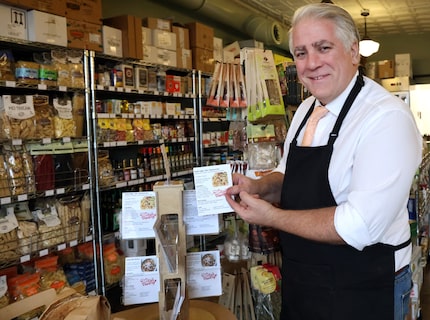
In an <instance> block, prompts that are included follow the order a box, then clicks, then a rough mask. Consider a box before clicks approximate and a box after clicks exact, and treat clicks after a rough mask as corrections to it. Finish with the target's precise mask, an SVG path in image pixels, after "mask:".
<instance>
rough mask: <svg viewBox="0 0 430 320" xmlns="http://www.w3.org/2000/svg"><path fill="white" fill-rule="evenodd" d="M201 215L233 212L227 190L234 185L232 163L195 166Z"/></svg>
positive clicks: (194, 171)
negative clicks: (228, 200) (226, 197)
mask: <svg viewBox="0 0 430 320" xmlns="http://www.w3.org/2000/svg"><path fill="white" fill-rule="evenodd" d="M193 174H194V184H195V189H196V198H197V211H198V215H199V216H204V215H208V214H220V213H228V212H232V211H233V210H232V209H231V207H230V205H229V204H228V202H227V200H226V199H225V196H224V195H225V190H226V189H227V188H229V187H231V186H232V185H233V180H232V177H231V168H230V164H220V165H215V166H206V167H196V168H193Z"/></svg>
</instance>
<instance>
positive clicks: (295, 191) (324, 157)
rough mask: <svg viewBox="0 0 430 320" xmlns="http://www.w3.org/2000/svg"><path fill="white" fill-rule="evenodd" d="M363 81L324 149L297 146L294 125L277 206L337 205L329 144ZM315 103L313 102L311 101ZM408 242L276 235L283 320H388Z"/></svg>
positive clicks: (357, 89) (359, 79) (357, 88)
mask: <svg viewBox="0 0 430 320" xmlns="http://www.w3.org/2000/svg"><path fill="white" fill-rule="evenodd" d="M363 85H364V80H363V78H362V76H361V75H359V76H358V77H357V81H356V83H355V85H354V87H353V89H352V90H351V92H350V93H349V95H348V98H347V99H346V101H345V103H344V105H343V107H342V110H341V112H340V114H339V117H338V119H337V121H336V123H335V125H334V128H333V130H332V132H331V134H330V137H329V141H328V143H327V145H325V146H318V147H299V146H297V137H298V135H299V133H300V131H301V130H302V128H303V127H304V125H305V124H306V121H307V119H308V117H309V116H310V114H311V113H312V110H313V107H314V106H312V107H311V108H310V110H309V112H308V113H307V114H306V116H305V118H304V119H303V121H302V123H301V125H300V126H299V128H298V130H297V132H296V135H295V137H294V139H293V141H292V142H291V144H290V150H289V154H288V158H287V165H286V172H285V176H284V182H283V186H282V196H281V207H282V208H283V209H291V210H304V209H315V208H324V207H331V206H336V205H337V203H336V201H335V199H334V197H333V194H332V192H331V188H330V184H329V180H328V168H329V163H330V159H331V156H332V153H333V144H334V142H335V140H336V138H337V135H338V133H339V129H340V127H341V125H342V122H343V120H344V118H345V116H346V114H347V113H348V111H349V109H350V108H351V105H352V103H353V101H354V100H355V98H356V97H357V95H358V93H359V92H360V90H361V88H362V86H363ZM314 104H315V102H314ZM409 243H410V240H409V241H408V242H407V243H404V244H402V245H400V246H396V247H394V246H390V245H385V244H382V243H378V244H375V245H372V246H368V247H366V248H364V250H362V251H359V250H357V249H355V248H353V247H351V246H349V245H332V244H326V243H321V242H316V241H310V240H307V239H304V238H301V237H298V236H295V235H292V234H289V233H286V232H281V244H282V251H283V255H282V256H283V258H282V296H283V297H282V311H281V319H282V320H287V319H288V320H299V319H300V320H319V319H326V320H371V319H375V320H376V319H377V320H392V319H393V318H394V271H395V270H394V268H395V263H394V251H395V250H398V249H399V248H401V247H405V246H407V245H408V244H409Z"/></svg>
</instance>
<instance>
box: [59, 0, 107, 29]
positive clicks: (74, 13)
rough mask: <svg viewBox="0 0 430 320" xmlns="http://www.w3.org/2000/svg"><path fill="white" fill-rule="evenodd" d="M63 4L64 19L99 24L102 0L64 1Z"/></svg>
mask: <svg viewBox="0 0 430 320" xmlns="http://www.w3.org/2000/svg"><path fill="white" fill-rule="evenodd" d="M58 2H63V1H58ZM65 3H66V18H68V19H73V20H81V21H86V22H91V23H96V24H100V23H101V20H102V0H66V1H65Z"/></svg>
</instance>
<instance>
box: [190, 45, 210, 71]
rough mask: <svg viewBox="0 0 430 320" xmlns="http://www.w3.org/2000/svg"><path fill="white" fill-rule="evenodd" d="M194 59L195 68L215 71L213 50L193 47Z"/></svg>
mask: <svg viewBox="0 0 430 320" xmlns="http://www.w3.org/2000/svg"><path fill="white" fill-rule="evenodd" d="M192 60H193V68H194V69H196V70H200V71H202V72H208V73H211V72H213V71H214V70H213V69H214V63H213V62H214V60H213V50H206V49H201V48H193V49H192Z"/></svg>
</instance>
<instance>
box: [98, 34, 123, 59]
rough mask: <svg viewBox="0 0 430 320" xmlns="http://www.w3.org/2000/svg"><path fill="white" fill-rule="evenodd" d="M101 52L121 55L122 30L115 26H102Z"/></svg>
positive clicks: (116, 55) (115, 55)
mask: <svg viewBox="0 0 430 320" xmlns="http://www.w3.org/2000/svg"><path fill="white" fill-rule="evenodd" d="M102 35H103V53H104V54H107V55H111V56H114V57H120V58H121V57H122V31H121V30H120V29H117V28H113V27H109V26H102Z"/></svg>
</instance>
